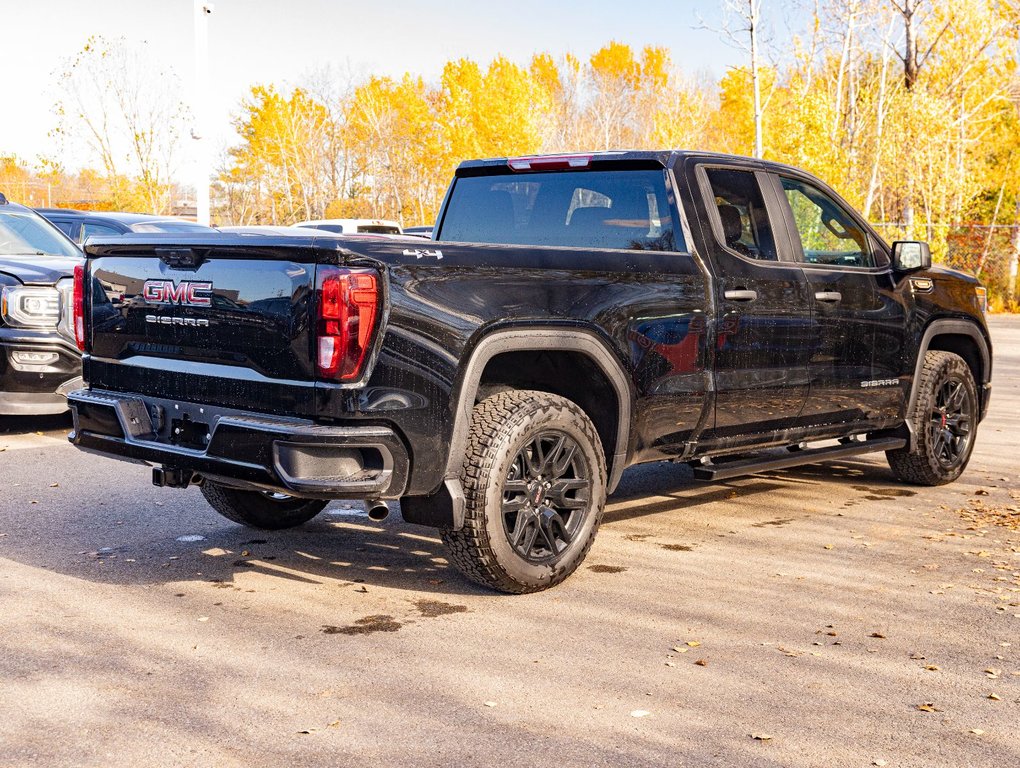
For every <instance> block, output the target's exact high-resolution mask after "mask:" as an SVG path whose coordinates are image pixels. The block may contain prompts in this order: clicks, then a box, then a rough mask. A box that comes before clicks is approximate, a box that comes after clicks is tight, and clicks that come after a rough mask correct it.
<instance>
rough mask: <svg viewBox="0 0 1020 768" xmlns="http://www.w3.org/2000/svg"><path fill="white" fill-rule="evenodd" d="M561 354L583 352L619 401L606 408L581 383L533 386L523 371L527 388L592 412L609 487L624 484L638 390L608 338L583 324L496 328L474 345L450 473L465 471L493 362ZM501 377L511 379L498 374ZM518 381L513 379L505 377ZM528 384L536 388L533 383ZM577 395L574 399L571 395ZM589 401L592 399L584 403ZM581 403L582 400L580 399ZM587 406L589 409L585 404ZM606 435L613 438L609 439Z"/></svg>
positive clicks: (460, 394) (461, 390) (458, 399)
mask: <svg viewBox="0 0 1020 768" xmlns="http://www.w3.org/2000/svg"><path fill="white" fill-rule="evenodd" d="M535 353H550V354H553V355H556V354H558V353H562V354H569V355H579V356H581V357H582V358H583V359H584V360H585V361H587V363H588V364H589V365H591V366H592V370H593V371H594V372H597V373H598V374H599V375H600V376H601V378H602V379H603V382H604V384H605V385H606V386H607V387H608V388H609V390H610V391H611V393H612V395H613V398H614V400H615V402H614V403H613V404H612V405H611V406H609V408H605V407H604V404H600V403H598V402H597V399H595V398H592V397H588V398H585V397H584V396H583V395H579V394H578V393H582V392H583V388H582V387H579V386H577V383H576V382H571V383H570V384H565V385H563V386H552V385H550V384H549V382H548V381H547V382H545V383H544V384H540V385H539V386H537V387H536V386H534V382H533V381H532V380H531V379H528V377H527V374H526V373H525V374H522V380H521V382H520V383H521V385H522V386H524V387H527V388H537V389H543V390H544V391H550V392H552V393H553V394H559V395H562V396H564V397H568V398H569V399H571V400H574V402H577V404H578V405H579V406H581V408H582V409H583V410H584V411H585V413H587V414H588V416H589V418H591V419H592V421H593V422H594V423H595V426H596V429H597V430H598V431H599V436H600V437H601V438H602V440H603V442H604V443H605V445H604V448H605V452H606V461H607V463H608V465H609V466H608V470H609V488H608V490H609V491H612V490H613V489H614V488H615V487H616V484H617V483H618V482H619V479H620V475H621V474H623V470H624V468H625V467H626V464H627V454H628V451H627V447H628V443H629V440H630V421H631V403H632V400H633V393H632V391H631V385H630V381H629V378H628V377H627V375H626V374H625V373H624V370H623V367H622V365H621V364H620V361H619V360H618V358H617V357H616V355H615V354H613V352H612V351H611V350H610V348H609V347H608V345H607V344H606V342H605V341H603V340H602V339H601V337H600V336H598V335H597V334H596V333H595V332H594V331H591V330H585V329H582V328H576V327H572V328H562V327H530V326H529V327H527V328H511V329H499V330H493V331H490V332H488V333H486V334H485V335H484V336H482V337H481V338H480V339H479V340H478V341H477V342H476V343H475V344H474V346H473V348H472V351H471V354H470V357H469V358H468V360H467V362H466V363H465V365H464V367H463V374H462V375H461V377H460V385H459V387H458V388H457V391H456V395H455V408H456V409H455V412H454V424H453V434H452V438H451V442H450V454H449V457H448V459H447V466H446V476H447V477H448V478H449V477H454V476H457V475H459V473H460V462H461V457H462V456H463V453H464V450H465V447H466V445H467V437H468V430H469V429H470V424H471V411H472V409H473V408H474V405H475V403H476V402H477V400H478V399H479V395H480V394H482V395H484V394H485V389H484V387H486V386H488V385H491V384H492V383H493V380H492V377H491V375H490V377H489V378H488V379H487V378H486V374H487V373H489V374H491V373H492V371H493V366H494V365H499V363H500V361H501V360H503V361H510V360H513V357H512V356H514V355H521V354H532V355H533V354H535ZM495 378H496V379H497V380H498V379H503V378H508V377H504V376H498V375H497V376H496V377H495ZM502 383H503V384H508V385H513V384H514V383H515V382H513V381H503V382H502ZM529 383H530V384H531V386H529ZM571 395H573V397H572V396H571ZM585 400H587V402H585ZM579 401H580V402H579ZM586 406H587V407H586ZM607 438H609V440H608V441H607Z"/></svg>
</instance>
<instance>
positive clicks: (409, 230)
mask: <svg viewBox="0 0 1020 768" xmlns="http://www.w3.org/2000/svg"><path fill="white" fill-rule="evenodd" d="M404 234H405V235H414V236H415V237H426V238H431V237H432V225H431V224H429V225H428V226H420V227H404Z"/></svg>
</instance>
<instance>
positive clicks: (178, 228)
mask: <svg viewBox="0 0 1020 768" xmlns="http://www.w3.org/2000/svg"><path fill="white" fill-rule="evenodd" d="M131 229H132V231H134V232H208V231H209V229H208V227H203V226H202V225H201V224H191V223H190V222H187V221H143V222H141V223H139V224H132V225H131Z"/></svg>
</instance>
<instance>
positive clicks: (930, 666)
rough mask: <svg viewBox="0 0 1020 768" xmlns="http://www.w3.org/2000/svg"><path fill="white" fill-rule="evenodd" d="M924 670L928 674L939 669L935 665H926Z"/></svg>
mask: <svg viewBox="0 0 1020 768" xmlns="http://www.w3.org/2000/svg"><path fill="white" fill-rule="evenodd" d="M924 668H925V669H927V670H928V671H929V672H938V671H939V670H940V669H941V667H939V666H938V665H937V664H926V665H925V667H924Z"/></svg>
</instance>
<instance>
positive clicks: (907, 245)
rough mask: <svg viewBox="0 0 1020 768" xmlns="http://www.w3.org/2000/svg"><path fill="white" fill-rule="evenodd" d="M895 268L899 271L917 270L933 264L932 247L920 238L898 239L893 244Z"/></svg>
mask: <svg viewBox="0 0 1020 768" xmlns="http://www.w3.org/2000/svg"><path fill="white" fill-rule="evenodd" d="M892 263H893V269H895V270H896V271H897V272H916V271H917V270H919V269H928V267H930V266H931V249H929V248H928V243H922V242H920V241H919V240H897V241H896V242H895V243H893V245H892Z"/></svg>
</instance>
